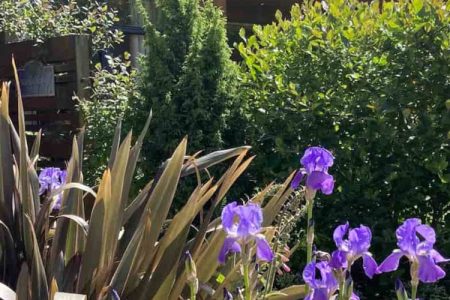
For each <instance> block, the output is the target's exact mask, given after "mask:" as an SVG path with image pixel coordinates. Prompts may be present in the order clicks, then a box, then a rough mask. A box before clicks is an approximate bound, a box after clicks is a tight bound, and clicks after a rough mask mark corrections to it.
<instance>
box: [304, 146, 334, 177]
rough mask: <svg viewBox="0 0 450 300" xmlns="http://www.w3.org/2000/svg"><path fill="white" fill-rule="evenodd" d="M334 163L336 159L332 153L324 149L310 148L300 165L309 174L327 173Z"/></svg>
mask: <svg viewBox="0 0 450 300" xmlns="http://www.w3.org/2000/svg"><path fill="white" fill-rule="evenodd" d="M333 162H334V157H333V155H332V154H331V152H330V151H328V150H327V149H325V148H322V147H309V148H308V149H306V151H305V153H304V154H303V157H302V158H301V159H300V163H301V164H302V165H303V166H304V167H305V169H306V171H307V172H308V174H310V173H312V172H314V171H320V172H327V171H328V168H329V167H331V166H332V165H333Z"/></svg>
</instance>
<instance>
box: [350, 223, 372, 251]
mask: <svg viewBox="0 0 450 300" xmlns="http://www.w3.org/2000/svg"><path fill="white" fill-rule="evenodd" d="M348 240H349V244H350V245H349V247H350V251H351V252H352V253H353V254H354V255H355V256H360V255H362V254H363V253H364V252H367V251H368V250H369V248H370V242H371V240H372V232H371V231H370V228H369V227H367V226H364V225H360V226H359V228H355V229H352V230H350V232H349V233H348Z"/></svg>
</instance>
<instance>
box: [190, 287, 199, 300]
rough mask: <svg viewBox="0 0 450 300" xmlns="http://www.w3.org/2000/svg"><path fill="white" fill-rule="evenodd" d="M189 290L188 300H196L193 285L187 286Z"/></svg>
mask: <svg viewBox="0 0 450 300" xmlns="http://www.w3.org/2000/svg"><path fill="white" fill-rule="evenodd" d="M189 287H190V290H191V297H190V300H196V297H197V296H196V293H195V287H194V286H193V284H189Z"/></svg>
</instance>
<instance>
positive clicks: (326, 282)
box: [316, 261, 338, 290]
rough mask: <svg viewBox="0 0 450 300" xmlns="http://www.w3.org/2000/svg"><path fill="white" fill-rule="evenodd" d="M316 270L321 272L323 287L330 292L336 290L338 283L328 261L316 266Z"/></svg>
mask: <svg viewBox="0 0 450 300" xmlns="http://www.w3.org/2000/svg"><path fill="white" fill-rule="evenodd" d="M316 268H317V269H318V270H319V271H320V277H321V285H322V286H325V287H326V288H327V289H329V290H334V289H336V288H337V286H338V282H337V281H336V278H335V277H334V275H333V270H332V269H331V267H330V265H329V263H328V262H326V261H321V262H318V263H317V264H316Z"/></svg>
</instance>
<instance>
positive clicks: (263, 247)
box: [256, 237, 274, 262]
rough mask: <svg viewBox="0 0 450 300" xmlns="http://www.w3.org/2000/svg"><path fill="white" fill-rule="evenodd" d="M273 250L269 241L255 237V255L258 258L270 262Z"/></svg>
mask: <svg viewBox="0 0 450 300" xmlns="http://www.w3.org/2000/svg"><path fill="white" fill-rule="evenodd" d="M273 256H274V255H273V252H272V249H270V245H269V243H268V242H267V241H266V239H265V238H262V237H257V239H256V257H258V259H260V260H263V261H267V262H270V261H272V260H273Z"/></svg>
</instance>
